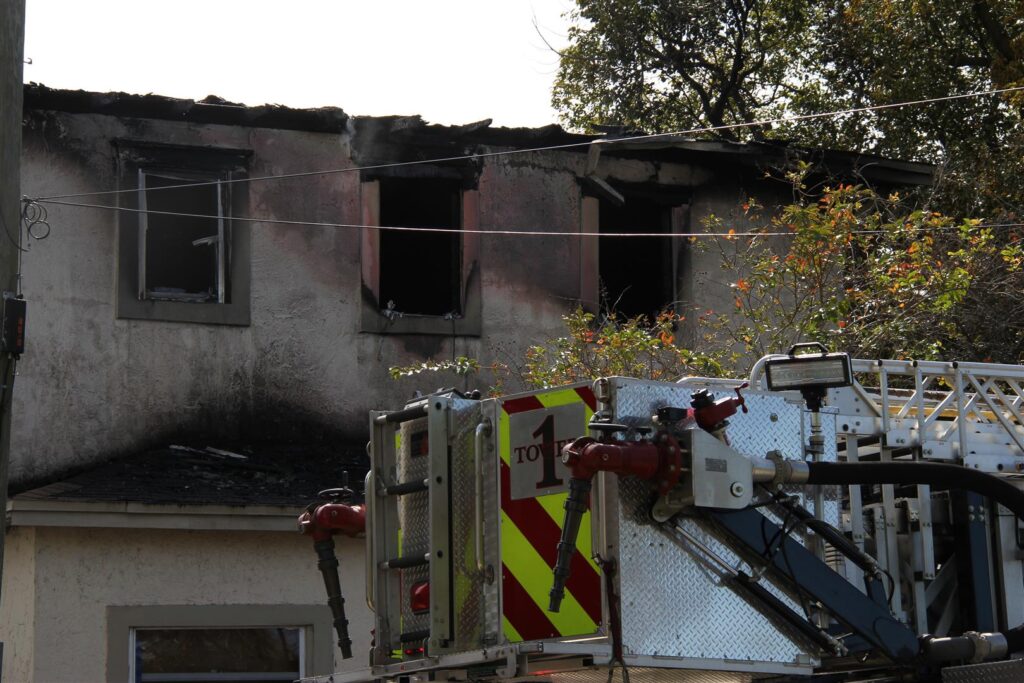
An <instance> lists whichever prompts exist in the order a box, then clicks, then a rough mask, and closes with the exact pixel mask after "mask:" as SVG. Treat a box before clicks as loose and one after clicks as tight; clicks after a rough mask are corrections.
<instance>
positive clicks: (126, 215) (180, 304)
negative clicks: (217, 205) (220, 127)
mask: <svg viewBox="0 0 1024 683" xmlns="http://www.w3.org/2000/svg"><path fill="white" fill-rule="evenodd" d="M114 147H115V152H116V160H117V174H118V182H119V189H120V190H127V191H122V192H121V193H120V194H119V195H118V198H119V202H120V207H121V208H123V209H125V210H124V211H119V212H118V221H117V229H118V259H117V297H116V303H117V306H116V315H117V317H118V318H123V319H132V320H160V321H167V322H182V323H198V324H211V325H240V326H246V325H249V324H250V321H251V314H250V301H249V299H250V278H251V275H250V230H249V226H248V224H247V223H245V222H242V221H234V220H232V216H238V215H244V214H245V212H246V211H245V209H246V207H247V206H248V200H249V193H248V184H247V183H244V182H240V183H239V182H232V183H227V184H222V185H221V187H222V188H230V190H229V192H227V193H226V197H225V201H223V202H222V207H223V209H222V211H223V213H224V216H223V222H224V226H223V232H224V234H225V236H226V239H225V244H223V245H222V249H223V250H224V252H225V253H224V261H225V275H226V278H225V279H226V282H225V288H226V290H227V291H229V294H228V295H227V296H226V299H227V300H226V301H224V302H220V301H206V302H187V301H171V300H165V299H158V298H146V297H145V296H144V295H143V294H142V285H143V283H142V281H141V273H140V263H141V260H142V258H143V255H142V252H141V246H142V239H141V233H142V229H143V227H144V221H143V219H142V216H143V214H142V213H140V212H141V211H142V210H143V209H144V206H143V205H142V204H141V202H140V197H141V195H142V192H141V190H142V188H141V187H140V182H141V180H142V177H143V174H144V173H149V174H153V175H161V174H162V173H163V174H169V175H171V176H180V177H187V178H195V179H196V180H197V181H201V179H203V178H208V179H209V180H221V181H223V180H239V179H244V178H246V177H247V176H248V166H249V159H250V157H251V155H252V153H251V151H249V150H239V149H225V148H217V147H186V146H179V145H167V144H160V143H150V142H139V141H133V140H115V141H114Z"/></svg>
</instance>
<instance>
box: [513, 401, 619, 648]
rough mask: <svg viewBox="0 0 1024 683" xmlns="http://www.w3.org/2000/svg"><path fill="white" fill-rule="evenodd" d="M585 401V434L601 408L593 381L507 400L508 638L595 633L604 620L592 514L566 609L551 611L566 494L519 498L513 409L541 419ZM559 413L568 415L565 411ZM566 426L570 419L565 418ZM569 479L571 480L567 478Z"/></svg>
mask: <svg viewBox="0 0 1024 683" xmlns="http://www.w3.org/2000/svg"><path fill="white" fill-rule="evenodd" d="M571 404H582V406H583V412H582V415H583V418H584V419H583V420H582V422H580V423H579V424H578V425H573V428H572V429H571V431H572V433H574V434H577V435H578V436H583V435H584V434H586V433H587V432H586V430H587V422H588V421H589V420H590V417H591V415H593V413H594V410H595V409H596V400H595V398H594V394H593V392H592V391H591V390H590V388H589V387H580V388H575V389H560V390H557V391H544V392H538V393H537V394H535V395H532V396H525V397H521V398H515V399H509V400H507V401H504V402H503V403H502V412H501V413H500V418H499V419H500V422H501V424H500V425H499V430H498V433H499V434H500V443H499V453H500V455H501V557H502V567H501V569H502V623H503V630H504V633H505V638H506V639H507V641H509V642H519V641H523V640H535V639H541V638H555V637H563V636H579V635H589V634H592V633H594V632H595V631H597V629H598V626H599V625H600V623H601V576H600V573H599V570H598V567H597V565H595V564H594V562H593V560H591V559H590V558H591V554H592V552H591V547H590V546H591V542H590V521H591V520H590V513H589V512H587V513H586V514H585V515H584V517H583V523H582V524H581V526H580V533H579V539H578V541H577V548H576V553H575V555H573V559H572V574H571V576H570V577H569V583H568V585H567V586H566V592H565V599H564V601H563V603H562V608H561V611H559V612H558V613H551V612H548V611H547V609H546V608H547V604H548V591H549V590H550V589H551V578H552V570H553V568H554V566H555V556H556V553H557V548H558V541H559V538H560V536H561V533H562V532H561V524H562V515H563V508H562V506H563V504H564V502H565V498H566V495H567V494H566V493H565V492H561V493H553V494H549V495H541V496H537V497H534V498H529V497H527V498H522V497H520V498H518V499H513V496H512V487H511V480H512V472H511V467H512V459H511V455H512V445H511V430H510V428H509V416H510V415H516V414H519V413H525V412H527V411H535V412H536V417H537V419H536V422H537V423H538V424H541V423H543V421H544V420H545V419H546V416H547V415H548V414H553V411H552V409H555V408H558V407H560V406H567V405H571ZM560 414H564V411H563V412H562V413H560ZM566 427H568V425H566ZM566 483H568V482H566Z"/></svg>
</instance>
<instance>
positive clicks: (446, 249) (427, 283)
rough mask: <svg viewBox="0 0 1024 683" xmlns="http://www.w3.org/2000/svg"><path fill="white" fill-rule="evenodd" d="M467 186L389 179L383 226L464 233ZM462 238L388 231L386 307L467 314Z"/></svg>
mask: <svg viewBox="0 0 1024 683" xmlns="http://www.w3.org/2000/svg"><path fill="white" fill-rule="evenodd" d="M461 197H462V188H461V184H460V183H459V182H458V181H454V180H446V179H434V178H384V179H382V180H381V181H380V223H381V225H385V226H388V225H392V226H401V227H411V228H446V229H453V228H454V229H458V228H459V227H460V226H461V224H462V220H461V201H460V200H461ZM461 270H462V240H461V239H460V236H459V233H457V232H453V233H445V232H422V233H420V232H402V231H397V230H382V231H381V235H380V306H381V308H384V307H385V306H387V305H388V302H389V301H393V302H394V307H395V310H397V311H400V312H402V313H415V314H421V315H444V314H446V313H456V314H461V313H462V311H461V310H460V309H461V306H460V296H459V289H460V287H459V286H460V280H461Z"/></svg>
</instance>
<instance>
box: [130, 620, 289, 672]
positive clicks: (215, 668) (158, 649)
mask: <svg viewBox="0 0 1024 683" xmlns="http://www.w3.org/2000/svg"><path fill="white" fill-rule="evenodd" d="M304 635H305V634H304V629H302V628H298V627H294V628H287V627H285V628H282V627H259V628H133V629H131V631H130V634H129V637H130V639H131V648H130V649H131V653H132V664H131V665H132V676H131V680H132V681H134V683H184V682H186V681H188V682H189V683H197V682H198V683H219V682H221V681H232V682H234V683H250V682H252V683H255V682H257V681H259V682H261V683H264V682H272V681H294V680H296V679H297V678H301V677H302V676H303V675H305V672H304V671H303V666H302V661H303V659H304V657H305V641H304Z"/></svg>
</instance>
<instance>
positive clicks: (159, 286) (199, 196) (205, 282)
mask: <svg viewBox="0 0 1024 683" xmlns="http://www.w3.org/2000/svg"><path fill="white" fill-rule="evenodd" d="M145 179H146V190H147V192H146V206H147V209H149V210H150V211H171V212H176V213H191V214H201V215H204V216H218V215H220V213H221V211H220V204H219V201H218V196H217V186H216V185H202V186H198V187H182V188H175V189H171V190H159V191H156V192H150V191H149V190H151V189H153V188H161V187H173V186H175V185H182V184H188V183H195V182H196V181H195V180H182V179H176V178H168V177H163V176H159V175H153V174H148V173H147V174H146V175H145ZM217 227H218V226H217V219H216V218H191V217H185V216H166V215H161V214H152V213H151V214H148V215H147V217H146V282H145V289H146V297H147V298H153V299H174V300H186V301H216V300H217V271H218V264H217V257H218V249H217V245H216V244H215V243H205V244H198V245H197V244H193V242H195V241H196V240H201V239H203V238H208V237H211V236H212V237H216V236H217Z"/></svg>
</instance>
